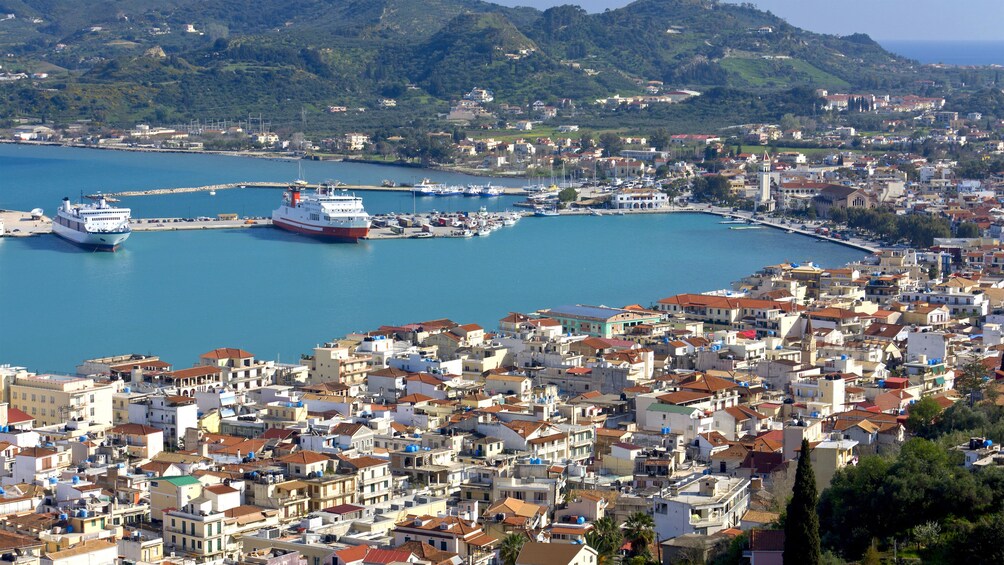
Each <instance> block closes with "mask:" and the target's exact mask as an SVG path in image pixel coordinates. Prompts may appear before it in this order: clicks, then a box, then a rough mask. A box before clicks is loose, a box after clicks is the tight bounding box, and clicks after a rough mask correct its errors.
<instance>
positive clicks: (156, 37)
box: [0, 0, 922, 125]
mask: <svg viewBox="0 0 1004 565" xmlns="http://www.w3.org/2000/svg"><path fill="white" fill-rule="evenodd" d="M2 14H13V15H14V17H13V18H8V19H3V20H0V48H2V49H4V51H5V52H6V53H9V54H10V55H12V56H10V57H8V60H7V61H6V62H5V65H4V68H5V70H26V71H39V70H44V71H46V72H49V73H50V75H51V77H50V78H49V79H48V80H47V81H44V82H39V83H35V84H29V83H28V82H27V81H19V82H18V83H16V84H9V85H6V86H3V87H0V88H2V89H5V90H6V91H7V92H6V94H7V95H6V96H3V97H0V117H2V116H6V117H10V116H12V115H14V114H15V113H20V114H26V113H30V114H37V113H43V114H45V115H47V116H49V117H54V118H56V119H71V118H74V119H75V118H81V117H89V118H92V119H95V120H98V121H102V122H105V121H108V122H113V123H131V122H134V121H137V120H149V121H154V122H163V121H164V120H187V119H193V118H206V117H209V116H210V115H212V116H227V117H234V116H240V115H246V114H247V113H248V112H263V113H268V114H269V115H272V116H275V117H276V118H277V119H288V120H294V119H297V118H301V119H302V118H303V116H304V115H305V112H306V111H307V110H309V111H310V112H311V113H322V112H321V109H322V108H324V107H325V106H328V105H347V106H360V107H367V106H368V107H372V106H374V105H375V103H376V102H377V101H378V100H380V99H381V98H395V99H398V98H400V100H399V105H398V108H397V110H395V111H396V112H397V113H396V114H393V113H380V112H373V113H370V114H369V115H368V116H367V119H368V120H369V121H372V122H374V123H377V124H378V125H393V124H394V123H397V124H400V123H401V122H402V120H403V119H404V120H407V121H409V122H410V121H413V120H419V119H426V118H428V117H430V116H432V115H435V113H437V112H442V111H444V110H445V109H446V103H447V102H448V101H450V100H456V99H457V98H459V97H460V95H461V94H462V93H463V92H466V91H468V90H470V89H471V88H473V87H483V88H489V89H491V90H493V91H494V92H495V95H496V99H497V100H499V101H502V102H512V103H520V104H526V103H528V102H532V101H533V100H537V99H542V100H550V101H554V100H557V99H559V98H562V99H573V100H577V101H590V100H592V99H595V98H598V97H602V96H608V95H610V94H613V93H623V94H631V93H640V92H642V87H643V86H645V84H646V83H648V82H650V81H661V82H662V83H664V84H666V85H668V86H670V87H673V88H697V89H707V88H711V87H728V88H737V89H745V90H755V91H761V92H770V91H776V90H780V89H790V88H792V87H810V88H812V87H825V88H835V89H848V88H853V87H862V88H866V87H872V88H878V87H886V88H894V87H904V86H905V85H909V84H911V83H913V82H914V81H916V80H917V79H918V78H922V77H921V75H920V74H919V71H918V70H917V69H918V68H917V66H915V65H914V64H912V63H911V62H910V61H907V60H905V59H903V58H900V57H897V56H895V55H892V54H890V53H888V52H886V51H884V50H883V49H882V48H881V47H880V46H879V45H878V44H877V43H875V42H874V41H872V40H871V39H870V38H868V37H867V36H864V35H854V36H848V37H836V36H830V35H820V34H814V33H810V32H806V31H804V30H801V29H798V28H796V27H794V26H791V25H789V24H787V23H786V22H785V21H784V20H782V19H780V18H778V17H776V16H774V15H772V14H770V13H769V12H762V11H759V10H756V9H754V8H752V7H751V6H749V5H735V4H728V3H719V2H718V1H717V0H638V1H636V2H634V3H632V4H630V5H628V6H626V7H624V8H620V9H617V10H609V11H606V12H603V13H598V14H588V13H586V12H585V11H583V10H582V9H581V8H577V7H574V6H560V7H556V8H551V9H548V10H545V11H542V12H541V11H538V10H534V9H531V8H507V7H503V6H498V5H495V4H491V3H488V2H483V1H480V0H299V1H297V2H289V1H288V0H96V1H94V2H86V3H85V2H79V1H78V0H0V17H2ZM327 119H328V118H327V117H325V116H319V117H318V123H321V122H323V121H324V120H327Z"/></svg>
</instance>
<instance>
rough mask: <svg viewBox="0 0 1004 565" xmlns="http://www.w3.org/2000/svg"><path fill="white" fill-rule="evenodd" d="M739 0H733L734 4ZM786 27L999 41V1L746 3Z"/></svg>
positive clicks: (1003, 37)
mask: <svg viewBox="0 0 1004 565" xmlns="http://www.w3.org/2000/svg"><path fill="white" fill-rule="evenodd" d="M491 1H493V2H496V3H498V4H504V5H506V6H532V7H534V8H538V9H541V10H543V9H546V8H549V7H551V6H557V5H561V4H578V5H580V6H582V7H583V8H585V9H586V10H588V11H590V12H602V11H603V10H604V9H606V8H619V7H621V6H624V5H626V4H628V3H629V0H578V1H576V0H491ZM737 1H738V0H737ZM750 1H752V3H753V4H755V5H756V6H757V7H759V8H760V9H762V10H770V11H771V12H773V13H774V15H776V16H780V17H782V18H784V19H785V20H787V21H788V23H790V24H792V25H795V26H798V27H801V28H805V29H808V30H810V31H815V32H819V33H831V34H836V35H848V34H851V33H858V32H861V33H867V34H868V35H870V36H871V37H872V39H876V40H882V39H887V40H909V39H922V40H940V41H944V40H978V41H987V40H996V41H1004V33H1001V28H1000V24H1001V22H1002V21H1004V1H1002V0H962V1H961V2H946V0H840V1H839V2H824V1H823V0H750Z"/></svg>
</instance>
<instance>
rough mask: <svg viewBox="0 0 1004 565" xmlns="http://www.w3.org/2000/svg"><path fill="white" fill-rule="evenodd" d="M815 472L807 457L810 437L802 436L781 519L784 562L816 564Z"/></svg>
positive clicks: (803, 564) (817, 523) (817, 540)
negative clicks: (786, 507)
mask: <svg viewBox="0 0 1004 565" xmlns="http://www.w3.org/2000/svg"><path fill="white" fill-rule="evenodd" d="M816 499H817V496H816V474H815V473H813V472H812V462H810V461H809V440H807V439H803V440H802V451H801V453H799V455H798V467H797V468H796V470H795V486H794V488H793V489H792V496H791V500H790V501H789V502H788V509H787V515H786V517H785V521H784V562H785V563H799V564H801V565H818V564H819V561H820V557H821V554H820V549H819V515H818V514H816Z"/></svg>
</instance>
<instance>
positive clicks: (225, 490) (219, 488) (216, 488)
mask: <svg viewBox="0 0 1004 565" xmlns="http://www.w3.org/2000/svg"><path fill="white" fill-rule="evenodd" d="M205 490H208V491H209V492H211V493H213V494H230V493H234V492H240V491H239V490H237V489H235V488H234V487H232V486H230V485H213V486H210V487H206V489H205Z"/></svg>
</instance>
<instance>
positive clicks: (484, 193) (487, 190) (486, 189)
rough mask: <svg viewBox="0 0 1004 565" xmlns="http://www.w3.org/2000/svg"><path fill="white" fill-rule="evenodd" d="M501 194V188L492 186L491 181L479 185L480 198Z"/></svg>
mask: <svg viewBox="0 0 1004 565" xmlns="http://www.w3.org/2000/svg"><path fill="white" fill-rule="evenodd" d="M501 195H502V189H501V188H498V187H494V186H492V185H491V183H489V184H486V185H485V186H483V187H481V197H482V198H495V197H496V196H501Z"/></svg>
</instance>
